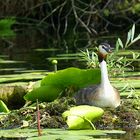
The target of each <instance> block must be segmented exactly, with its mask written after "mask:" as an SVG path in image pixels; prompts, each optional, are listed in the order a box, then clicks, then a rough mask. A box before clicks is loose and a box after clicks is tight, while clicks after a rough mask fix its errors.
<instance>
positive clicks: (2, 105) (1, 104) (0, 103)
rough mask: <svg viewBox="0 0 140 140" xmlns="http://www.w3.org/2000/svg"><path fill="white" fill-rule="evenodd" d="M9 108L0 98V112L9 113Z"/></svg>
mask: <svg viewBox="0 0 140 140" xmlns="http://www.w3.org/2000/svg"><path fill="white" fill-rule="evenodd" d="M9 112H10V111H9V109H8V108H7V106H6V104H5V103H4V102H3V101H2V100H0V113H9Z"/></svg>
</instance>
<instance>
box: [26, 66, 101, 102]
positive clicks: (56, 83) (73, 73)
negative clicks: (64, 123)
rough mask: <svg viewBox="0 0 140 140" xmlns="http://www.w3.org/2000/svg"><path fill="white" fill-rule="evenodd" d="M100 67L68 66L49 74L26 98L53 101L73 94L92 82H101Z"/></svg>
mask: <svg viewBox="0 0 140 140" xmlns="http://www.w3.org/2000/svg"><path fill="white" fill-rule="evenodd" d="M100 77H101V75H100V70H99V69H79V68H74V67H72V68H67V69H63V70H59V71H57V72H55V73H51V74H48V75H47V76H46V77H44V78H43V79H42V80H41V81H40V86H39V87H38V86H37V88H34V89H33V90H32V91H30V92H28V93H27V94H26V95H25V96H24V99H25V100H29V101H36V99H38V100H39V101H47V102H50V101H53V100H55V99H56V98H58V97H60V96H67V95H70V96H71V95H72V94H73V93H74V92H76V91H77V90H79V89H80V88H83V87H85V86H88V85H91V84H99V83H100Z"/></svg>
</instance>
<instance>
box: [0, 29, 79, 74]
mask: <svg viewBox="0 0 140 140" xmlns="http://www.w3.org/2000/svg"><path fill="white" fill-rule="evenodd" d="M46 40H47V36H44V35H41V34H39V33H38V32H37V31H36V30H28V31H24V32H23V33H18V34H17V36H16V37H14V38H11V39H8V38H6V39H3V38H1V39H0V59H1V60H0V74H9V73H16V72H17V71H23V70H46V71H50V70H53V66H52V64H51V61H50V60H49V59H48V58H50V57H56V56H57V55H59V54H66V53H75V52H76V50H75V49H73V50H69V49H68V48H67V47H60V46H59V45H57V44H56V43H54V42H56V40H55V39H54V42H51V43H50V44H47V43H48V41H46ZM9 60H10V61H9ZM69 66H77V61H76V60H75V61H73V59H72V60H67V59H63V60H59V62H58V69H62V68H66V67H69Z"/></svg>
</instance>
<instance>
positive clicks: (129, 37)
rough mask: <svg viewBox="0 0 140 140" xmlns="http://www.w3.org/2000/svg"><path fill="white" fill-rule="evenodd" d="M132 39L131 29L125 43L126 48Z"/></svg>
mask: <svg viewBox="0 0 140 140" xmlns="http://www.w3.org/2000/svg"><path fill="white" fill-rule="evenodd" d="M130 39H131V30H129V32H128V34H127V41H126V44H125V48H127V45H128V44H129V42H130Z"/></svg>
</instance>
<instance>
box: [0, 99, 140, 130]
mask: <svg viewBox="0 0 140 140" xmlns="http://www.w3.org/2000/svg"><path fill="white" fill-rule="evenodd" d="M139 104H140V101H139V99H123V101H122V104H121V106H119V107H118V108H116V109H104V110H105V112H104V115H103V116H102V117H101V119H100V120H98V121H97V122H95V123H94V125H95V127H96V128H97V129H123V130H132V129H137V128H138V127H139V125H140V114H139V112H140V108H139ZM72 106H75V100H74V99H73V98H69V97H63V98H61V99H57V100H55V101H54V102H50V103H39V108H40V114H41V118H40V119H41V127H42V128H65V127H67V125H66V122H65V121H64V119H63V118H62V113H63V112H64V111H66V110H67V109H69V108H70V107H72ZM36 116H37V113H36V103H34V104H31V105H28V106H26V107H22V108H20V109H19V110H12V111H11V112H10V113H9V114H7V115H3V116H2V117H1V118H0V128H2V129H9V128H17V127H21V128H24V127H28V128H36V127H37V119H36Z"/></svg>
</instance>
